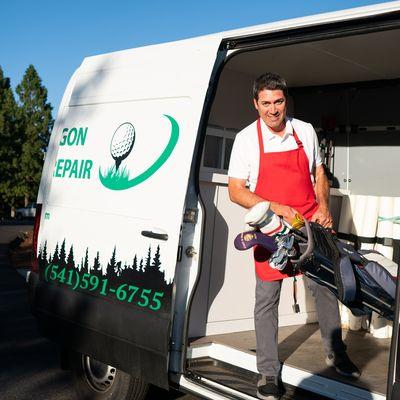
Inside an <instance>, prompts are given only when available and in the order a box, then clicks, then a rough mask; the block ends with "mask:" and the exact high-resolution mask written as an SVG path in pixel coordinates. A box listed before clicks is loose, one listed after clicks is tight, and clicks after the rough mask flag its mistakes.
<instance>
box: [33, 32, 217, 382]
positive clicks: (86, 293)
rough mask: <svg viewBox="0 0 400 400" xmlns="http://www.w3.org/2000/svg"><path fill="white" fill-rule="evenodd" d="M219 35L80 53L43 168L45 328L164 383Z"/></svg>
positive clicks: (36, 305)
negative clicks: (192, 180) (180, 256)
mask: <svg viewBox="0 0 400 400" xmlns="http://www.w3.org/2000/svg"><path fill="white" fill-rule="evenodd" d="M219 42H220V39H219V38H218V37H215V36H213V37H211V38H210V37H205V38H200V39H193V40H186V41H182V42H177V43H168V44H165V45H158V46H149V47H146V48H140V49H134V50H127V51H123V52H118V53H112V54H108V55H104V56H98V57H94V58H92V59H87V60H85V61H84V62H83V64H82V66H81V67H80V68H79V70H78V71H77V72H76V74H75V76H74V80H73V83H72V84H71V85H73V89H72V90H71V93H70V96H69V98H65V102H64V100H63V107H64V108H63V110H61V111H60V115H61V116H62V117H60V119H59V120H58V121H57V122H56V125H55V129H54V131H53V134H52V142H51V143H52V146H53V147H52V149H51V151H50V153H49V158H48V161H47V160H46V165H45V171H44V172H43V179H42V186H41V198H42V199H43V207H42V218H41V225H40V230H39V238H38V243H39V249H38V254H37V255H38V259H39V274H38V276H37V275H36V274H33V275H32V277H31V282H30V283H31V288H32V303H33V309H34V313H35V314H36V316H37V318H38V320H39V325H40V327H41V329H42V332H43V333H44V334H45V335H47V336H49V337H51V338H52V339H53V340H55V341H57V342H59V343H60V344H61V345H63V346H66V347H70V348H73V349H75V350H77V351H79V352H81V353H84V354H87V355H89V356H91V357H94V358H96V359H98V360H100V361H102V362H104V363H107V364H109V365H113V366H115V367H117V368H119V369H121V370H123V371H126V372H129V373H131V374H133V375H137V376H141V377H143V378H144V379H145V380H146V381H148V382H149V383H154V384H156V385H159V386H163V387H167V386H168V357H169V353H168V349H169V340H170V334H171V323H172V322H171V321H172V315H173V292H174V276H175V267H176V262H177V253H178V244H179V240H180V231H181V222H182V215H183V211H184V199H185V196H186V188H187V182H188V177H189V171H190V165H191V162H192V158H193V149H194V145H195V142H196V135H197V131H198V124H199V120H200V116H201V112H202V109H203V103H204V98H205V95H206V92H207V89H208V84H209V80H210V74H211V71H212V68H213V66H214V63H215V59H216V55H217V50H218V46H219ZM45 177H46V178H45Z"/></svg>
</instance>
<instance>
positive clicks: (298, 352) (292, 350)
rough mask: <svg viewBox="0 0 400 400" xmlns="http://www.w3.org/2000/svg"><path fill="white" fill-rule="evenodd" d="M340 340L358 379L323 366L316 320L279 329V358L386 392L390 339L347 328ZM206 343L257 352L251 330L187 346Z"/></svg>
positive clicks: (372, 389)
mask: <svg viewBox="0 0 400 400" xmlns="http://www.w3.org/2000/svg"><path fill="white" fill-rule="evenodd" d="M343 339H344V341H345V343H346V345H347V353H348V354H349V356H350V358H351V359H352V361H353V362H354V363H355V364H356V365H357V366H358V368H360V370H361V377H360V378H359V379H351V378H346V377H342V376H340V375H338V374H337V373H336V372H335V371H334V370H333V369H332V368H329V367H327V366H326V364H325V354H324V351H323V348H322V341H321V335H320V332H319V328H318V324H316V323H313V324H306V325H294V326H286V327H280V328H279V338H278V340H279V356H280V360H281V361H282V362H284V363H285V365H288V366H291V367H294V368H298V369H302V370H305V371H307V372H310V373H313V374H316V375H320V376H323V377H326V378H331V379H335V380H337V381H340V382H343V383H346V384H350V385H353V386H357V387H360V388H362V389H365V390H369V391H372V392H376V393H380V394H384V393H386V384H387V374H388V365H389V352H390V342H391V340H390V339H379V338H375V337H373V336H372V335H371V334H370V333H368V332H366V331H357V332H355V331H346V330H343ZM206 343H218V344H223V345H226V346H229V347H233V348H235V349H238V350H241V351H245V352H250V353H252V354H254V353H255V351H256V350H255V348H256V338H255V332H254V331H245V332H235V333H227V334H221V335H211V336H205V337H202V338H198V339H195V340H192V341H191V343H190V346H191V347H196V346H198V345H204V344H206Z"/></svg>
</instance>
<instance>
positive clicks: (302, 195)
mask: <svg viewBox="0 0 400 400" xmlns="http://www.w3.org/2000/svg"><path fill="white" fill-rule="evenodd" d="M257 132H258V142H259V146H260V164H259V171H258V178H257V185H256V189H255V191H254V192H255V193H256V194H257V195H258V196H260V197H262V198H263V199H265V200H268V201H276V202H278V203H280V204H284V205H287V206H290V207H292V208H294V209H295V210H296V211H297V212H299V213H300V214H301V215H303V217H305V218H307V219H310V218H311V217H312V215H313V214H314V213H315V211H316V210H317V208H318V204H317V201H316V198H315V192H314V187H313V184H312V182H311V177H310V169H309V163H308V157H307V155H306V153H305V151H304V149H303V143H302V142H301V141H300V140H299V138H298V136H297V134H296V132H295V131H293V137H294V138H295V140H296V143H297V149H294V150H289V151H282V152H273V153H264V142H263V138H262V133H261V119H260V118H259V119H258V121H257ZM270 255H271V253H269V252H268V251H267V250H266V249H265V248H263V247H261V246H256V248H255V249H254V261H255V267H256V273H257V275H258V277H259V278H260V279H261V280H264V281H276V280H280V279H284V278H287V277H288V276H292V275H293V271H292V268H291V265H289V264H290V263H289V264H288V266H287V267H286V268H285V269H284V270H283V271H278V270H276V269H274V268H271V267H270V265H269V263H268V261H267V260H268V259H269V257H270Z"/></svg>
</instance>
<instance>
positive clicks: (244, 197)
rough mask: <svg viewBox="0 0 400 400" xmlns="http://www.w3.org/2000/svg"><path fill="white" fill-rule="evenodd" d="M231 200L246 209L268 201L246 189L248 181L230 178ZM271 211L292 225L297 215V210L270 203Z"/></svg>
mask: <svg viewBox="0 0 400 400" xmlns="http://www.w3.org/2000/svg"><path fill="white" fill-rule="evenodd" d="M228 189H229V198H230V199H231V201H233V202H234V203H237V204H239V205H241V206H242V207H245V208H251V207H253V206H254V205H255V204H257V203H260V202H261V201H266V199H263V198H262V197H260V196H258V195H256V194H255V193H253V192H251V191H250V190H249V189H248V188H247V187H246V179H239V178H231V177H230V178H229V182H228ZM270 209H271V210H272V211H273V212H274V213H275V214H277V215H279V216H281V217H283V218H284V219H285V220H286V221H287V222H289V223H291V222H292V221H293V219H294V217H295V215H296V210H294V209H293V208H291V207H289V206H285V205H283V204H279V203H277V202H274V201H271V202H270Z"/></svg>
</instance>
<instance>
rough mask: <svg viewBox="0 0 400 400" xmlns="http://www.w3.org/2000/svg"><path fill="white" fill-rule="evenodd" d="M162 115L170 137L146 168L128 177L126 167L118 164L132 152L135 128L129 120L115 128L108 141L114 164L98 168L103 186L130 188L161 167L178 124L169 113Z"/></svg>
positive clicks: (166, 158)
mask: <svg viewBox="0 0 400 400" xmlns="http://www.w3.org/2000/svg"><path fill="white" fill-rule="evenodd" d="M164 117H166V118H168V119H169V121H170V123H171V133H170V138H169V141H168V143H167V145H166V147H165V149H164V150H163V151H162V153H161V154H160V155H159V157H158V158H157V159H156V160H155V161H154V162H153V163H152V164H151V165H150V166H149V167H148V168H146V169H145V170H144V171H143V172H141V173H139V174H138V175H136V176H135V177H133V178H131V177H130V174H129V170H128V169H127V167H122V168H120V165H121V162H122V161H123V160H124V159H126V158H127V157H128V156H129V155H130V153H131V152H132V149H133V146H134V143H135V137H136V133H135V128H134V126H133V125H132V124H131V123H129V122H125V123H123V124H122V125H120V126H119V127H118V128H117V130H116V131H115V132H114V135H113V137H112V139H111V143H110V154H111V157H112V158H113V159H114V161H115V165H112V166H110V167H108V168H107V169H106V170H105V171H104V172H102V169H101V167H100V168H99V179H100V182H101V183H102V184H103V186H105V187H106V188H108V189H111V190H125V189H130V188H132V187H134V186H136V185H139V184H140V183H142V182H144V181H145V180H146V179H148V178H150V177H151V176H152V175H153V174H154V173H155V172H157V170H158V169H159V168H161V167H162V165H163V164H164V163H165V162H166V161H167V160H168V158H169V157H170V155H171V154H172V151H173V150H174V148H175V146H176V143H177V142H178V138H179V125H178V123H177V122H176V120H175V119H174V118H172V117H171V116H169V115H164Z"/></svg>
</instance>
